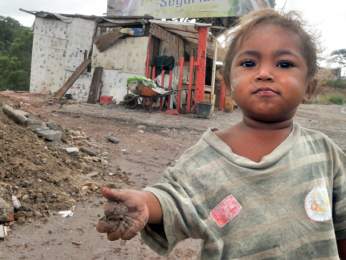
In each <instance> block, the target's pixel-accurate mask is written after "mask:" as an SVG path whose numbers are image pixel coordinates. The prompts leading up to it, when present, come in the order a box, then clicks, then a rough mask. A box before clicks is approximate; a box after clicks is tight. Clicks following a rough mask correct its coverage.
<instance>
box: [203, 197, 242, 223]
mask: <svg viewBox="0 0 346 260" xmlns="http://www.w3.org/2000/svg"><path fill="white" fill-rule="evenodd" d="M240 211H241V205H240V204H239V202H238V201H237V200H236V198H234V197H233V195H229V196H227V197H226V198H224V199H223V200H222V201H221V202H220V203H219V204H218V205H217V206H216V207H215V208H213V209H212V211H211V212H210V216H211V218H212V219H213V220H214V221H215V223H216V224H217V225H218V226H219V227H223V226H225V225H226V224H227V223H228V222H230V221H231V220H232V219H234V218H235V217H236V216H238V215H239V213H240Z"/></svg>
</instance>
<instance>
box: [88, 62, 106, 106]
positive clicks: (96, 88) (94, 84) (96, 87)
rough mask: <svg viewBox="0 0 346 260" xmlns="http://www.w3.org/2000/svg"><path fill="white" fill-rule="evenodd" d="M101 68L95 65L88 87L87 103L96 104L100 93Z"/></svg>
mask: <svg viewBox="0 0 346 260" xmlns="http://www.w3.org/2000/svg"><path fill="white" fill-rule="evenodd" d="M102 74H103V68H102V67H96V68H95V70H94V74H93V78H92V80H91V84H90V88H89V96H88V101H87V102H88V103H90V104H96V103H97V102H98V101H99V99H100V95H101V88H102Z"/></svg>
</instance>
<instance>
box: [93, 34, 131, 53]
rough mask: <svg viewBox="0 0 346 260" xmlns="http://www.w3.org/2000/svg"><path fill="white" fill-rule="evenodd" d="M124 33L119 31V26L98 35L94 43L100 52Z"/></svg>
mask: <svg viewBox="0 0 346 260" xmlns="http://www.w3.org/2000/svg"><path fill="white" fill-rule="evenodd" d="M123 36H124V34H123V33H121V32H120V28H116V29H115V30H114V31H112V32H109V33H106V34H104V35H101V36H99V37H98V38H97V39H96V40H95V45H96V47H97V49H98V50H99V51H100V52H103V51H105V50H107V49H108V48H110V47H111V46H113V45H114V44H115V43H116V42H117V41H118V40H119V39H120V38H121V37H123Z"/></svg>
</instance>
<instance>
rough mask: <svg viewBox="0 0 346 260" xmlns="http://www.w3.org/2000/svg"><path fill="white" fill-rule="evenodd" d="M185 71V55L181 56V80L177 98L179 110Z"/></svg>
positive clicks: (178, 108) (178, 109)
mask: <svg viewBox="0 0 346 260" xmlns="http://www.w3.org/2000/svg"><path fill="white" fill-rule="evenodd" d="M183 73H184V57H181V58H179V82H178V93H177V98H176V106H177V111H178V112H180V106H181V105H180V100H181V90H182V88H183Z"/></svg>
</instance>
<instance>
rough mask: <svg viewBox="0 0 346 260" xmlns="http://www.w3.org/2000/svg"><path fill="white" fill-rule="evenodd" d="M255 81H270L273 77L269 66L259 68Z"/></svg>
mask: <svg viewBox="0 0 346 260" xmlns="http://www.w3.org/2000/svg"><path fill="white" fill-rule="evenodd" d="M256 80H261V81H263V80H267V81H272V80H273V75H272V68H271V66H267V65H262V66H260V67H259V70H258V74H257V76H256Z"/></svg>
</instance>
